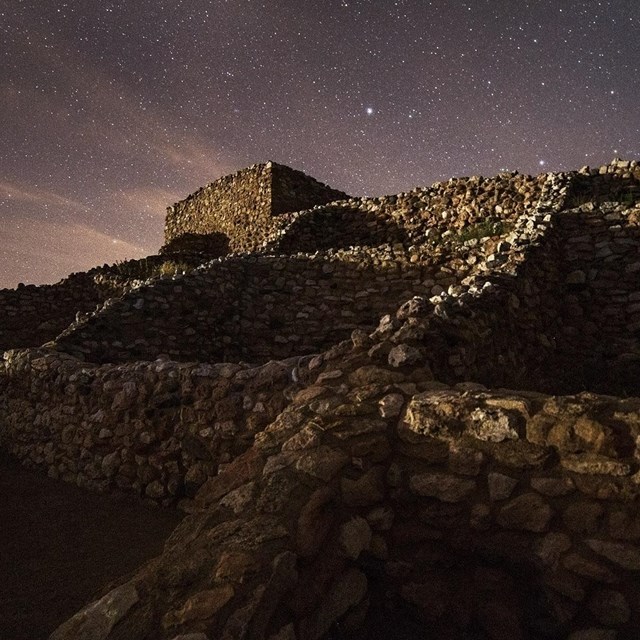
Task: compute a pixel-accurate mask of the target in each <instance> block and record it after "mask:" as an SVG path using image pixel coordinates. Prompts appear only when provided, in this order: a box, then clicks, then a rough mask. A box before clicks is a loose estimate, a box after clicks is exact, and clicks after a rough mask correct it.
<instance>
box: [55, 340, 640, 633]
mask: <svg viewBox="0 0 640 640" xmlns="http://www.w3.org/2000/svg"><path fill="white" fill-rule="evenodd" d="M356 351H357V350H356ZM341 356H342V357H340V356H338V357H336V354H334V356H328V357H327V358H326V360H325V366H324V367H322V368H321V369H320V371H321V373H320V375H319V376H318V377H317V378H316V380H315V382H313V383H312V384H311V386H307V387H306V388H304V389H301V390H299V391H298V392H297V394H296V396H295V399H294V401H293V403H292V404H291V405H290V406H289V407H288V408H287V409H286V410H285V411H283V412H282V413H280V415H279V416H278V417H277V418H276V419H275V420H274V421H273V422H272V423H271V424H270V425H269V426H268V427H267V428H266V429H264V430H263V431H262V432H260V433H258V434H257V435H256V438H255V444H254V445H253V447H251V448H250V449H248V450H247V451H246V452H245V453H244V454H242V455H240V456H239V457H238V458H237V459H236V460H235V461H234V462H233V463H232V464H230V465H229V466H228V467H226V468H225V469H224V470H223V471H222V473H220V474H219V475H218V476H216V477H214V478H210V479H209V480H208V481H207V482H205V484H204V485H203V486H202V488H201V489H200V491H199V492H198V494H197V496H196V499H195V502H194V504H193V507H192V509H191V510H192V511H193V515H192V516H189V517H187V518H186V519H185V521H184V522H183V523H182V525H180V527H179V528H178V529H177V530H176V532H174V534H173V535H172V537H171V539H170V540H169V541H168V543H167V545H166V547H165V551H164V554H163V556H162V557H161V558H159V559H158V560H157V561H156V562H155V563H154V565H153V567H150V568H147V569H144V570H142V571H141V572H139V573H138V575H136V576H135V577H134V578H133V579H132V580H130V581H129V582H127V583H125V584H124V585H122V586H120V587H118V588H117V589H116V590H115V591H113V592H111V594H110V595H109V597H108V599H106V600H104V601H98V602H97V603H94V604H93V605H92V609H91V610H86V611H84V612H81V613H80V614H78V617H77V618H76V619H74V620H72V621H70V622H69V623H67V624H66V625H63V627H61V628H60V629H59V630H58V632H57V633H58V634H59V635H57V636H55V637H56V638H72V637H75V636H74V635H73V633H75V632H76V630H77V628H78V624H81V625H82V624H84V625H87V624H91V621H92V617H95V615H96V614H95V611H96V610H97V611H102V610H103V609H104V607H106V606H108V602H109V601H111V602H112V601H113V600H114V599H116V600H117V599H118V598H120V597H121V596H122V594H123V593H125V592H126V593H128V594H129V595H130V596H131V598H130V600H132V601H133V602H134V603H139V605H138V606H135V607H134V606H133V605H130V606H128V607H122V608H119V609H118V614H117V618H118V620H117V622H118V624H119V625H120V626H119V633H125V634H126V633H130V632H132V630H133V629H135V630H136V631H137V632H138V633H140V630H141V629H143V630H144V631H145V633H147V634H149V635H153V636H154V637H158V638H167V639H168V638H175V637H177V636H179V634H187V633H196V632H197V633H204V634H205V635H206V637H207V638H228V639H231V638H236V637H238V636H237V634H238V629H239V628H240V629H243V628H248V629H254V632H253V637H256V638H269V639H270V640H276V639H279V638H283V637H284V638H289V639H291V640H295V639H296V638H299V639H304V640H306V639H309V638H316V639H320V638H326V637H331V633H333V632H334V631H335V630H336V629H340V630H341V633H342V634H343V635H346V636H347V637H350V636H351V634H354V636H357V633H358V632H359V633H362V631H363V630H365V631H366V630H368V631H369V632H370V633H374V632H377V633H380V632H381V630H384V632H385V634H386V635H387V637H397V636H398V635H400V637H402V634H399V632H400V631H403V632H404V633H405V634H409V632H410V631H412V632H413V634H414V635H413V636H411V635H410V637H420V636H419V635H417V636H416V635H415V634H418V633H419V632H420V629H424V628H425V625H427V627H428V628H429V629H430V630H431V631H433V632H437V633H438V634H440V635H442V636H444V637H463V636H464V634H469V633H471V632H474V633H476V634H477V633H480V632H482V633H483V634H484V635H485V636H486V637H495V638H501V637H508V638H549V639H551V638H559V637H567V638H569V637H570V638H572V639H574V640H576V639H578V638H581V637H583V636H582V635H580V634H587V637H592V636H594V635H595V637H606V638H612V639H615V638H617V639H619V640H624V639H627V638H628V639H630V638H632V637H633V634H634V632H635V630H636V629H637V627H638V625H639V624H640V617H639V616H640V599H639V595H638V591H637V573H638V571H640V546H639V542H640V522H639V521H638V516H637V504H638V500H639V498H640V484H639V481H638V477H637V473H638V450H637V445H636V442H637V438H638V437H639V436H640V431H638V429H639V425H640V422H639V420H638V415H639V414H640V405H639V404H638V401H637V400H620V399H614V398H610V397H600V396H595V395H582V396H574V397H550V396H545V395H542V394H535V393H521V392H508V391H500V392H496V391H488V390H486V389H482V388H480V387H479V386H478V385H475V386H473V385H461V386H459V387H457V388H451V387H447V386H446V385H444V384H442V383H439V382H435V381H432V380H429V379H428V378H427V377H426V376H425V375H424V374H422V375H421V376H417V377H416V376H414V375H412V374H406V373H401V372H399V371H394V370H393V369H390V368H382V367H377V368H376V367H371V366H370V365H369V364H367V362H366V359H362V358H361V357H360V356H358V355H357V353H351V354H349V352H348V350H347V351H346V352H343V353H342V354H341ZM338 367H340V368H338ZM194 559H197V560H196V564H197V567H198V571H197V572H196V573H194ZM267 594H268V595H267ZM87 617H88V619H89V622H87ZM80 628H83V627H82V626H81V627H80ZM256 628H257V631H255V629H256ZM589 634H590V635H589ZM598 634H599V635H598ZM240 637H242V636H240Z"/></svg>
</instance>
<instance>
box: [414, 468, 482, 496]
mask: <svg viewBox="0 0 640 640" xmlns="http://www.w3.org/2000/svg"><path fill="white" fill-rule="evenodd" d="M409 487H410V488H411V491H413V492H414V493H416V494H417V495H420V496H430V497H432V498H438V500H442V501H443V502H460V501H462V500H465V499H466V498H468V497H469V496H470V495H471V494H472V493H473V491H475V489H476V483H475V481H474V480H466V479H462V478H456V477H455V476H451V475H448V474H445V473H437V472H433V473H422V474H417V475H414V476H412V477H411V478H410V479H409Z"/></svg>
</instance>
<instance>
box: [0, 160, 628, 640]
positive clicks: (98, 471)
mask: <svg viewBox="0 0 640 640" xmlns="http://www.w3.org/2000/svg"><path fill="white" fill-rule="evenodd" d="M639 184H640V170H639V169H638V165H637V163H629V164H626V163H617V162H616V163H613V164H611V165H607V166H606V167H605V168H604V171H603V170H601V169H598V170H596V171H590V170H586V171H583V172H581V173H575V172H574V173H569V174H549V175H543V176H539V177H537V178H530V177H528V176H519V175H514V174H506V175H502V176H498V177H496V178H494V179H489V180H484V179H481V178H468V179H459V180H452V181H449V182H447V183H441V184H438V185H434V186H433V187H432V188H430V189H418V190H414V191H412V192H409V193H407V194H399V195H398V196H388V197H385V198H361V199H349V200H343V201H341V202H334V203H332V204H331V205H328V206H325V205H319V206H317V207H314V208H312V209H307V210H305V211H298V212H295V213H292V214H287V213H283V214H281V215H278V216H274V217H275V218H278V217H280V222H279V223H278V224H281V225H282V226H280V227H279V229H278V232H277V233H275V234H274V235H273V237H270V238H269V239H267V240H266V241H264V240H261V238H263V237H265V238H266V236H260V234H261V233H262V232H261V231H256V232H255V234H256V236H255V238H254V239H255V240H256V242H257V243H258V244H259V243H260V242H264V247H263V248H262V249H261V250H260V252H256V253H255V254H254V255H249V256H238V255H232V256H228V257H223V258H220V259H217V260H215V261H213V262H211V263H209V264H206V265H203V266H202V267H200V268H198V269H197V270H195V271H193V272H191V273H188V274H186V275H183V276H178V277H168V278H157V279H155V280H148V281H146V282H145V283H144V284H142V285H140V286H136V287H135V288H129V289H127V290H126V291H124V290H123V291H121V292H120V293H119V294H118V297H116V298H114V299H112V300H111V301H108V302H107V303H106V304H105V305H103V307H102V308H101V309H99V310H98V311H97V312H96V313H94V314H92V315H91V316H90V317H88V318H85V319H80V320H79V321H78V322H76V323H74V325H73V326H71V327H70V328H69V330H68V331H66V332H65V333H64V334H63V335H61V336H59V338H58V339H57V341H56V343H55V344H54V345H49V347H47V348H42V349H30V350H16V351H10V352H7V353H6V354H5V358H4V362H3V367H2V369H1V370H0V394H1V402H0V444H1V445H2V446H3V447H5V448H7V449H10V450H11V451H13V452H14V454H15V455H17V456H18V457H20V458H21V459H23V460H25V461H27V462H29V463H31V464H33V465H38V466H41V467H43V468H45V469H46V470H47V471H48V473H49V474H50V475H52V476H53V477H60V478H63V479H65V480H67V481H71V482H76V483H78V484H81V485H84V486H88V487H91V488H93V489H96V490H102V491H110V490H126V491H132V492H135V493H137V494H138V495H140V496H144V497H145V499H147V500H151V501H154V502H157V503H160V504H167V503H170V502H176V501H178V502H179V504H180V505H181V506H182V508H183V509H185V510H186V511H187V512H188V514H189V515H187V517H186V518H185V519H184V520H183V522H182V523H181V524H180V526H179V527H178V528H177V529H176V531H175V532H174V533H173V534H172V536H171V537H170V538H169V540H168V541H167V543H166V545H165V549H164V552H163V554H162V555H161V556H160V557H159V558H157V559H156V560H154V561H153V562H151V563H149V564H148V565H146V566H145V567H141V568H140V569H139V570H138V571H137V572H136V573H135V574H134V575H132V576H129V577H127V578H125V579H123V584H122V585H121V586H120V587H118V588H117V589H116V591H115V592H113V593H122V594H125V595H126V594H133V593H135V594H136V596H135V597H136V598H137V601H136V602H135V603H134V602H133V599H132V600H131V604H129V602H130V601H129V600H128V599H127V598H124V600H123V601H122V602H123V603H122V604H118V603H120V600H118V599H117V598H116V599H115V600H114V602H115V604H113V603H111V601H110V600H105V599H104V598H103V599H102V600H98V601H97V602H96V603H92V604H89V605H88V606H87V607H86V608H85V609H84V610H83V611H82V612H80V613H79V614H78V616H76V617H75V618H74V619H72V621H69V622H68V623H65V625H63V626H62V627H61V628H60V630H58V631H57V632H56V633H58V634H63V635H59V636H58V637H60V638H62V637H64V638H69V639H71V638H81V637H85V636H82V635H81V633H82V628H83V627H81V626H78V625H80V624H89V623H91V624H95V625H96V627H95V628H96V629H97V631H96V633H95V637H104V638H109V639H110V640H116V639H120V638H124V637H147V638H159V639H160V640H170V639H172V638H175V637H181V636H182V637H184V636H186V637H188V636H189V634H205V636H206V637H208V638H211V639H213V638H223V639H225V640H230V639H232V638H233V639H234V640H235V639H237V638H252V639H262V638H265V639H266V638H271V639H272V640H275V639H281V640H284V639H287V640H294V639H296V638H297V639H298V640H306V639H307V638H317V639H320V638H323V637H324V638H328V637H335V635H336V634H340V635H346V637H349V634H352V635H354V636H356V637H357V635H358V633H360V631H362V630H371V629H374V630H377V629H378V627H377V626H376V623H378V624H379V623H380V621H381V620H384V621H387V622H388V623H389V624H390V625H391V626H394V625H399V624H400V623H402V624H405V625H407V624H409V625H411V624H415V628H416V629H420V630H424V629H425V628H433V629H435V630H437V632H438V633H439V634H440V636H442V637H452V638H453V637H469V636H470V635H474V637H476V636H477V637H491V638H503V637H509V638H526V637H536V638H537V637H557V638H560V637H570V638H574V639H576V638H577V639H582V640H584V639H587V638H598V639H599V638H613V637H620V638H626V637H634V636H633V634H634V633H635V632H636V631H637V629H638V624H639V621H640V609H639V604H638V600H637V597H636V596H635V595H634V594H637V580H638V571H640V550H639V547H638V543H639V542H640V533H638V531H639V529H638V516H637V512H638V503H639V501H640V481H639V480H638V478H639V477H640V476H639V475H638V460H639V459H640V454H639V443H640V400H639V399H638V398H637V397H634V396H633V393H636V390H637V389H638V386H637V380H638V376H637V375H636V374H637V371H638V369H637V366H638V359H637V357H638V354H639V353H640V351H639V349H638V338H639V336H638V327H637V326H636V323H637V322H639V320H638V319H637V317H636V316H637V314H638V309H637V306H638V304H640V294H639V292H638V290H637V288H638V285H637V269H636V266H635V265H636V264H637V263H639V262H640V254H639V252H640V243H639V242H638V235H637V231H638V223H639V221H640V209H639V208H638V207H637V205H636V203H637V201H638V197H637V196H638V192H637V187H638V185H639ZM229 193H231V192H229ZM628 194H631V196H632V197H631V198H630V196H629V195H628ZM616 198H617V200H616ZM283 206H284V205H283ZM498 208H499V209H498ZM486 218H490V226H491V228H490V229H488V228H487V226H486V225H485V222H486ZM255 224H256V225H259V224H261V222H260V221H259V215H257V216H256V222H255ZM481 225H484V226H481ZM505 225H508V226H505ZM485 232H486V233H487V234H488V235H482V233H485ZM251 233H252V234H253V233H254V232H253V231H251ZM474 235H475V236H479V237H473V236H474ZM247 237H249V235H248V234H247ZM252 237H253V236H252ZM351 245H353V248H348V246H351ZM295 252H301V253H298V254H296V255H293V254H294V253H295ZM287 255H288V256H289V257H287ZM578 272H579V273H578ZM358 305H361V306H358ZM369 312H370V314H371V315H367V313H369ZM350 314H353V315H350ZM380 316H382V317H380ZM334 330H335V332H334ZM261 340H262V341H263V342H261ZM65 350H66V351H67V352H68V353H64V351H65ZM161 353H169V354H170V355H171V357H172V358H175V360H171V359H169V358H166V357H160V358H157V356H158V355H160V354H161ZM70 354H72V355H70ZM75 356H82V358H84V360H81V359H79V358H77V357H75ZM141 358H148V360H147V361H139V359H141ZM274 358H275V360H273V359H274ZM177 360H182V362H178V361H177ZM189 360H192V361H190V362H189ZM203 360H210V361H212V362H214V361H216V360H217V361H218V364H212V363H208V364H207V363H204V362H203ZM223 360H224V362H223ZM269 360H271V361H269ZM234 361H235V362H237V364H236V363H234ZM241 361H242V362H241ZM246 361H249V362H252V363H260V362H266V363H265V364H263V365H262V366H256V365H255V364H247V362H246ZM267 361H269V362H267ZM100 363H101V364H100ZM594 372H597V373H598V375H597V376H596V375H595V374H594ZM506 385H509V388H513V387H514V386H520V387H521V388H522V389H523V390H521V391H511V390H505V389H504V388H500V387H504V386H506ZM594 391H608V392H613V393H614V395H599V394H597V393H594ZM549 392H552V393H553V395H549ZM615 394H618V395H617V396H616V395H615ZM626 396H628V397H626ZM120 590H121V591H120ZM112 599H113V597H112ZM110 603H111V604H110ZM112 604H113V606H114V607H115V609H114V611H115V613H114V620H115V621H114V623H113V626H109V625H110V623H107V622H105V620H106V619H107V618H108V619H109V620H111V617H109V616H111V614H110V613H108V611H110V609H109V607H111V606H112ZM399 611H400V612H403V613H402V615H401V616H400V615H399V614H398V612H399ZM101 612H102V613H101ZM394 616H395V617H394ZM116 619H117V620H116ZM74 620H75V622H74ZM79 621H80V622H79ZM82 621H93V622H82ZM87 628H89V627H87ZM398 628H399V627H398ZM100 634H102V635H100Z"/></svg>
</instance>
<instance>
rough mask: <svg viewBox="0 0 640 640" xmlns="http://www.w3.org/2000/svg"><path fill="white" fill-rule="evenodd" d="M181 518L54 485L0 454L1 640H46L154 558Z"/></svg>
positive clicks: (121, 498) (119, 499)
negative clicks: (111, 585)
mask: <svg viewBox="0 0 640 640" xmlns="http://www.w3.org/2000/svg"><path fill="white" fill-rule="evenodd" d="M181 516H182V514H180V513H179V512H177V511H174V510H161V509H156V508H153V507H147V506H146V505H144V504H141V503H140V502H139V501H137V500H136V499H135V498H133V497H129V496H105V495H96V494H94V493H90V492H89V491H85V490H82V489H79V488H78V487H76V486H72V485H69V484H65V483H63V482H57V481H54V480H51V479H49V478H47V477H46V475H44V474H43V473H42V472H41V471H35V470H32V469H26V468H24V467H21V466H20V465H19V464H18V463H17V462H16V461H15V460H13V459H11V458H9V457H8V456H7V455H6V454H4V453H0V640H41V639H44V638H47V637H48V635H49V634H50V633H51V632H52V631H53V630H54V629H55V628H56V627H57V626H58V625H59V624H60V623H61V622H63V621H64V620H66V619H67V618H68V617H69V616H71V615H73V614H74V613H75V612H76V611H77V610H78V609H79V608H81V607H82V606H83V605H84V604H86V603H87V602H89V601H91V600H92V597H93V596H95V595H96V594H97V593H98V592H99V591H100V589H101V588H102V587H103V586H104V585H106V584H109V583H110V582H112V581H113V580H115V579H116V578H118V577H119V576H122V575H125V574H127V573H129V572H131V571H133V570H134V569H135V568H136V567H137V566H138V565H140V564H141V563H142V562H144V561H145V560H147V559H149V558H152V557H154V556H156V555H158V554H159V553H160V552H161V550H162V545H163V543H164V540H165V539H166V538H167V536H168V535H169V533H171V531H172V530H173V529H174V527H175V526H176V525H177V524H178V522H179V521H180V519H181Z"/></svg>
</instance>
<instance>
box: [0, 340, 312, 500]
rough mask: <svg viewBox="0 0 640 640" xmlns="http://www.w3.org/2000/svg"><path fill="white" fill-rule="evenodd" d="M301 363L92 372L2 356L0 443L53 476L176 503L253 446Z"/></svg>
mask: <svg viewBox="0 0 640 640" xmlns="http://www.w3.org/2000/svg"><path fill="white" fill-rule="evenodd" d="M300 364H301V363H300V359H299V358H295V359H293V360H292V361H290V362H287V361H284V362H272V363H269V364H267V365H265V366H263V367H258V368H248V367H247V366H242V365H238V364H214V365H208V364H180V363H176V362H171V361H167V360H157V361H155V362H145V363H135V364H128V365H120V366H115V365H103V366H97V365H91V364H87V363H83V362H80V361H78V360H76V359H74V358H71V357H69V356H66V355H64V354H58V353H55V352H52V351H51V350H48V349H42V350H36V349H32V350H25V351H19V350H16V351H9V352H7V353H5V359H4V363H3V365H2V369H1V370H0V393H1V397H2V402H1V403H0V424H1V425H2V428H1V429H0V446H2V448H3V449H5V450H8V451H10V452H11V453H12V454H13V455H15V456H16V457H17V458H18V459H20V460H22V461H23V462H25V463H27V464H29V465H32V466H40V467H43V468H44V469H45V470H46V471H47V473H48V474H49V476H50V477H52V478H59V479H61V480H64V481H66V482H72V483H74V484H77V485H79V486H82V487H86V488H89V489H92V490H96V491H101V492H104V491H111V490H120V491H133V492H135V493H137V494H138V495H140V496H143V497H145V498H146V499H149V500H153V501H157V502H159V503H161V504H169V503H175V502H176V501H178V500H179V499H181V498H183V497H185V496H193V495H194V493H195V491H196V490H197V489H198V487H199V486H200V485H201V484H202V483H203V482H204V481H205V479H206V478H207V477H210V476H213V475H215V474H216V473H217V471H218V468H219V466H220V465H223V464H224V463H228V462H229V461H231V460H232V459H233V458H235V457H236V456H237V455H239V454H241V453H243V452H244V451H245V450H246V449H247V448H248V447H249V446H251V443H252V442H253V437H254V435H255V433H256V432H258V431H260V430H261V429H263V428H264V427H265V426H266V425H267V424H269V422H271V421H272V420H273V419H274V418H275V416H276V415H278V414H279V413H280V412H281V411H282V409H283V408H284V406H285V404H286V401H285V398H284V396H283V391H284V389H285V388H286V387H287V386H288V385H290V384H291V380H292V371H293V370H294V369H295V368H298V369H297V370H299V366H300ZM302 364H304V363H302ZM297 377H298V378H303V377H304V371H302V370H299V373H298V375H297Z"/></svg>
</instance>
